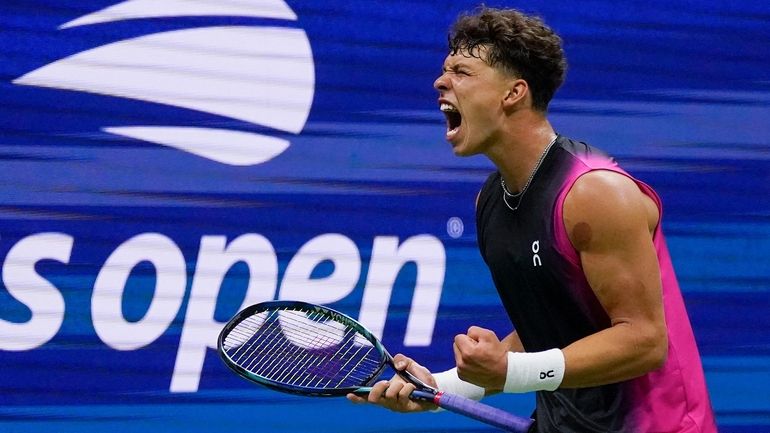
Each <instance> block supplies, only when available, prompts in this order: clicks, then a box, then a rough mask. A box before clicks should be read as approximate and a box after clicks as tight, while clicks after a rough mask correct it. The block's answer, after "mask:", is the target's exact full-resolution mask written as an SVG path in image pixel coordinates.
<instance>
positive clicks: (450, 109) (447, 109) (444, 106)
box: [439, 102, 458, 113]
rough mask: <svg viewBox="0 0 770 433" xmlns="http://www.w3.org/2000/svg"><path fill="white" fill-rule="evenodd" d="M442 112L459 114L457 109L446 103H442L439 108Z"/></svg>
mask: <svg viewBox="0 0 770 433" xmlns="http://www.w3.org/2000/svg"><path fill="white" fill-rule="evenodd" d="M439 108H440V109H441V111H443V112H449V113H457V112H458V111H457V108H455V107H453V106H452V105H449V104H447V103H446V102H442V103H441V106H440V107H439Z"/></svg>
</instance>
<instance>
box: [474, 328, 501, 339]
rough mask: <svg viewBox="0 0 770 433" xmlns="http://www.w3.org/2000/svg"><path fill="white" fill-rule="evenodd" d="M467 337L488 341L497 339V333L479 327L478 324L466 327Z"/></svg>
mask: <svg viewBox="0 0 770 433" xmlns="http://www.w3.org/2000/svg"><path fill="white" fill-rule="evenodd" d="M467 335H468V337H470V338H471V339H473V340H476V341H490V340H497V335H495V333H494V332H493V331H491V330H489V329H485V328H481V327H479V326H471V327H470V328H468V333H467Z"/></svg>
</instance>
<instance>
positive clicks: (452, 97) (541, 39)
mask: <svg viewBox="0 0 770 433" xmlns="http://www.w3.org/2000/svg"><path fill="white" fill-rule="evenodd" d="M449 39H450V42H449V55H448V56H447V57H446V60H445V61H444V67H443V73H442V75H441V76H440V77H439V78H438V79H437V80H436V81H435V84H434V87H435V88H436V90H438V93H439V99H438V103H439V106H440V109H441V111H443V112H444V114H445V116H446V119H447V131H446V139H447V141H448V142H449V143H451V145H452V149H453V150H454V153H455V154H456V155H460V156H470V155H476V154H483V155H485V156H486V157H488V158H489V159H490V160H491V161H492V162H493V163H494V164H495V166H496V167H497V171H496V172H495V173H492V174H491V175H490V176H489V178H488V179H487V180H486V182H485V183H484V185H483V187H482V188H481V191H480V193H479V195H478V198H477V203H476V224H477V232H478V245H479V249H480V251H481V255H482V257H483V258H484V261H485V262H486V264H487V265H488V267H489V270H490V272H491V274H492V278H493V280H494V283H495V286H496V287H497V291H498V292H499V295H500V298H501V300H502V302H503V305H504V306H505V308H506V310H507V312H508V315H509V317H510V319H511V321H512V322H513V325H514V328H515V332H513V333H511V334H510V335H508V336H506V337H505V338H503V339H502V340H500V339H498V337H497V336H496V335H495V334H494V333H493V332H492V331H490V330H487V329H482V328H479V327H471V328H470V329H469V330H468V332H467V334H464V335H458V336H456V337H455V340H454V354H455V360H456V364H457V367H456V368H454V369H452V370H449V371H445V372H441V373H437V374H431V373H430V372H429V371H428V370H427V369H425V368H424V367H422V366H420V365H419V364H417V363H416V362H415V361H414V360H411V359H409V358H407V357H405V356H403V355H397V356H396V357H395V360H396V363H397V367H398V368H402V369H407V370H409V371H410V372H412V373H414V374H415V375H417V376H418V377H420V378H421V379H423V380H425V381H426V382H428V383H430V384H435V385H436V386H437V387H438V388H439V389H440V390H443V391H448V392H453V393H456V394H461V395H464V396H466V397H470V398H475V399H480V398H481V397H483V396H484V395H485V394H491V393H497V392H513V393H522V392H532V391H535V392H537V397H536V401H537V407H536V410H535V414H534V418H535V423H534V424H533V428H532V431H537V432H557V431H558V432H580V433H584V432H680V433H685V432H686V433H691V432H699V433H713V432H716V426H715V421H714V416H713V412H712V409H711V404H710V401H709V396H708V392H707V389H706V384H705V380H704V375H703V369H702V366H701V360H700V356H699V354H698V349H697V347H696V344H695V339H694V337H693V332H692V328H691V326H690V322H689V319H688V317H687V312H686V310H685V306H684V302H683V300H682V296H681V293H680V290H679V287H678V284H677V281H676V277H675V275H674V270H673V268H672V264H671V259H670V257H669V253H668V251H667V248H666V243H665V240H664V237H663V233H662V231H661V214H662V213H661V209H662V208H661V202H660V199H659V198H658V196H657V195H656V193H655V192H654V191H653V190H652V189H651V188H650V187H649V186H647V185H645V184H644V183H642V182H640V181H638V180H636V179H634V178H633V177H631V176H630V175H629V174H628V173H626V172H625V171H623V170H622V169H621V168H620V167H619V166H618V165H617V163H616V162H615V161H614V160H613V159H612V158H611V157H609V156H607V155H606V154H605V153H603V152H602V151H600V150H598V149H596V148H594V147H591V146H590V145H587V144H585V143H582V142H577V141H574V140H572V139H570V138H568V137H565V136H563V135H559V134H557V133H556V132H554V129H553V127H552V126H551V125H550V123H549V122H548V120H547V117H546V113H547V108H548V104H549V101H550V100H551V98H552V97H553V95H554V93H555V92H556V90H557V89H558V87H559V86H560V85H561V84H562V82H563V80H564V76H565V70H566V61H565V58H564V53H563V50H562V47H561V39H560V38H559V37H558V36H557V35H556V34H555V33H554V32H553V31H552V30H551V29H550V28H548V27H547V26H546V25H545V24H544V23H543V22H542V21H541V20H540V19H539V18H536V17H532V16H527V15H524V14H522V13H520V12H518V11H516V10H512V9H503V10H501V9H491V8H481V9H479V10H478V11H476V12H475V13H474V14H470V15H464V16H461V17H460V18H459V19H458V21H457V22H456V23H455V24H454V26H453V28H452V30H451V32H450V38H449ZM399 365H400V367H399ZM413 389H414V386H413V385H411V384H406V383H405V382H404V381H403V380H401V379H398V378H397V377H395V378H393V379H391V380H390V381H382V382H379V383H377V384H376V385H375V386H374V389H373V390H372V392H371V393H370V394H369V396H368V399H365V398H361V397H356V396H354V395H350V396H348V398H349V399H350V400H352V401H354V402H366V401H368V402H370V403H374V404H379V405H382V406H385V407H387V408H389V409H392V410H395V411H401V412H411V411H423V410H429V409H433V407H431V405H430V404H426V403H417V402H413V401H410V400H409V398H408V395H409V393H410V392H411V391H412V390H413Z"/></svg>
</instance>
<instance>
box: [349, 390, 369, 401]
mask: <svg viewBox="0 0 770 433" xmlns="http://www.w3.org/2000/svg"><path fill="white" fill-rule="evenodd" d="M345 398H347V399H348V400H350V401H351V402H352V403H355V404H362V403H366V402H367V400H366V398H365V397H362V396H360V395H356V394H353V393H352V392H351V393H350V394H347V395H345Z"/></svg>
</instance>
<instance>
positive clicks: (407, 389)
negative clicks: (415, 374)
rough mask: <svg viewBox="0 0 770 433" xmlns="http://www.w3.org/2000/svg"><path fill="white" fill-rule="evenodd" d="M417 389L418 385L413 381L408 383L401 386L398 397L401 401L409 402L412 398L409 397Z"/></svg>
mask: <svg viewBox="0 0 770 433" xmlns="http://www.w3.org/2000/svg"><path fill="white" fill-rule="evenodd" d="M415 389H417V387H416V386H414V385H413V384H411V383H407V384H405V385H404V386H403V387H401V390H400V391H399V392H398V395H397V396H396V398H398V401H399V402H403V403H408V402H409V400H410V398H409V397H410V396H411V395H412V392H414V390H415Z"/></svg>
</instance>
